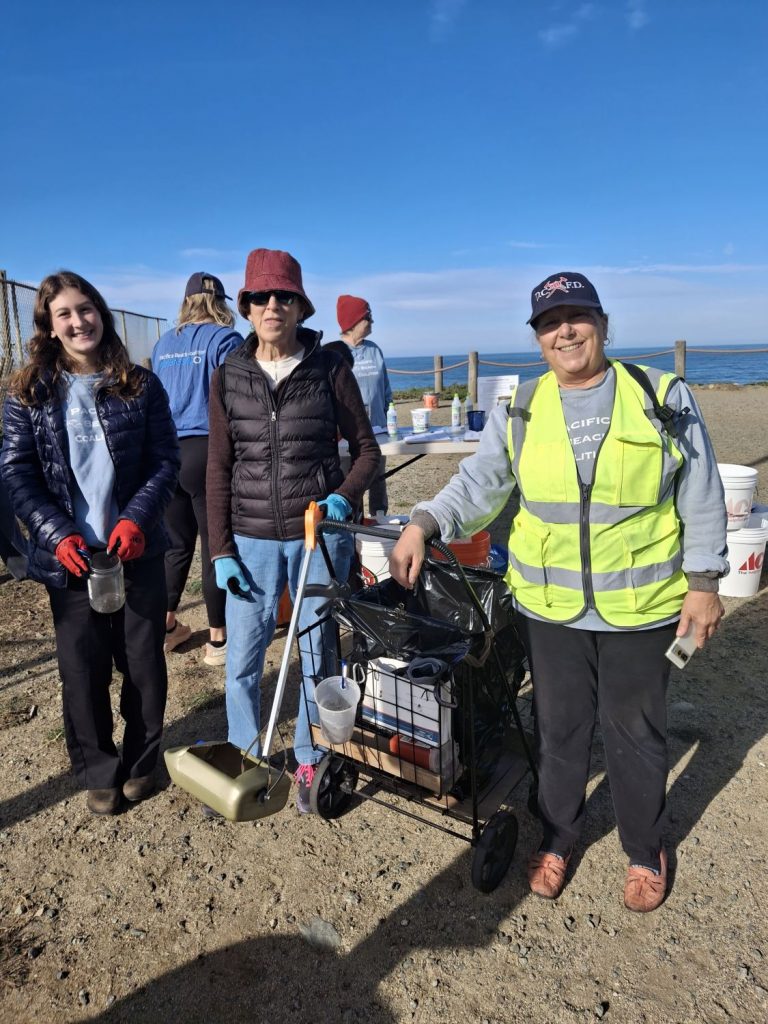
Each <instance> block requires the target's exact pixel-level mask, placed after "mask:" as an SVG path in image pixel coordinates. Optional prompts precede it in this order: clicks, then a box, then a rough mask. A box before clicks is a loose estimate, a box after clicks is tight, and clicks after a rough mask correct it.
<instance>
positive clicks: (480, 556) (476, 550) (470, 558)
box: [436, 530, 491, 568]
mask: <svg viewBox="0 0 768 1024" xmlns="http://www.w3.org/2000/svg"><path fill="white" fill-rule="evenodd" d="M448 547H449V548H450V549H451V551H452V552H453V553H454V555H456V558H457V559H458V560H459V562H461V564H462V565H472V566H480V567H482V568H485V567H486V566H487V565H488V559H489V556H490V553H491V535H490V533H489V532H488V531H487V530H481V531H480V532H479V533H473V534H472V536H471V537H464V538H458V539H456V540H452V541H451V542H450V544H449V545H448ZM436 557H437V558H441V557H442V556H441V555H439V554H438V555H437V556H436Z"/></svg>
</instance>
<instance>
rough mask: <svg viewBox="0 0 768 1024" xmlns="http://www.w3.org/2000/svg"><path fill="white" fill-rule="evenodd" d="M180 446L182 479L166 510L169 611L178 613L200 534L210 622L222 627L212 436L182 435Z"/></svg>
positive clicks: (222, 604) (166, 577)
mask: <svg viewBox="0 0 768 1024" xmlns="http://www.w3.org/2000/svg"><path fill="white" fill-rule="evenodd" d="M179 446H180V448H181V470H180V472H179V482H178V485H177V487H176V493H175V494H174V496H173V497H172V498H171V501H170V504H169V505H168V508H167V510H166V513H165V525H166V527H167V529H168V533H169V534H170V537H171V547H170V549H169V550H168V551H167V552H166V554H165V581H166V586H167V587H168V611H171V612H175V611H176V609H177V608H178V607H179V601H180V600H181V595H182V593H183V592H184V587H185V586H186V582H187V576H189V567H190V566H191V565H192V558H193V557H194V554H195V544H196V543H197V535H198V533H199V534H200V557H201V560H202V565H203V600H204V601H205V609H206V612H207V613H208V625H209V626H211V627H213V628H214V629H220V628H222V627H223V626H224V624H225V618H224V607H225V605H226V601H227V596H226V594H225V593H224V591H223V590H219V588H218V587H217V586H216V574H215V572H214V569H213V563H212V562H211V554H210V551H209V550H208V512H207V510H206V507H205V467H206V464H207V462H208V438H207V437H182V438H181V440H180V442H179Z"/></svg>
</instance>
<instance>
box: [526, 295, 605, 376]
mask: <svg viewBox="0 0 768 1024" xmlns="http://www.w3.org/2000/svg"><path fill="white" fill-rule="evenodd" d="M534 330H535V331H536V340H537V341H538V343H539V345H540V346H541V354H542V355H543V357H544V359H545V360H546V361H547V363H548V365H549V368H550V370H552V372H553V373H554V375H555V376H556V377H557V382H558V384H560V386H561V387H566V388H579V387H581V388H583V387H589V386H590V385H591V384H596V383H597V381H598V380H599V379H600V378H601V377H602V375H603V373H604V371H605V338H606V334H607V331H608V318H607V317H606V316H604V315H603V314H602V313H600V312H599V311H598V310H596V309H588V308H586V307H582V306H554V307H553V308H552V309H548V310H547V311H546V313H542V314H541V316H540V317H539V318H538V319H537V320H536V324H535V326H534Z"/></svg>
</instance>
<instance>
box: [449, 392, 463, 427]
mask: <svg viewBox="0 0 768 1024" xmlns="http://www.w3.org/2000/svg"><path fill="white" fill-rule="evenodd" d="M451 426H452V427H453V428H454V430H458V428H459V427H460V426H461V400H460V399H459V396H458V395H454V396H453V401H452V402H451Z"/></svg>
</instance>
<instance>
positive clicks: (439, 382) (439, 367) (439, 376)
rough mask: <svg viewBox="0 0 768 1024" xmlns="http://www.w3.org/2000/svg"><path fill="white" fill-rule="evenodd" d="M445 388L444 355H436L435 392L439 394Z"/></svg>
mask: <svg viewBox="0 0 768 1024" xmlns="http://www.w3.org/2000/svg"><path fill="white" fill-rule="evenodd" d="M442 390H443V357H442V356H435V394H436V395H439V394H441V393H442Z"/></svg>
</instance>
